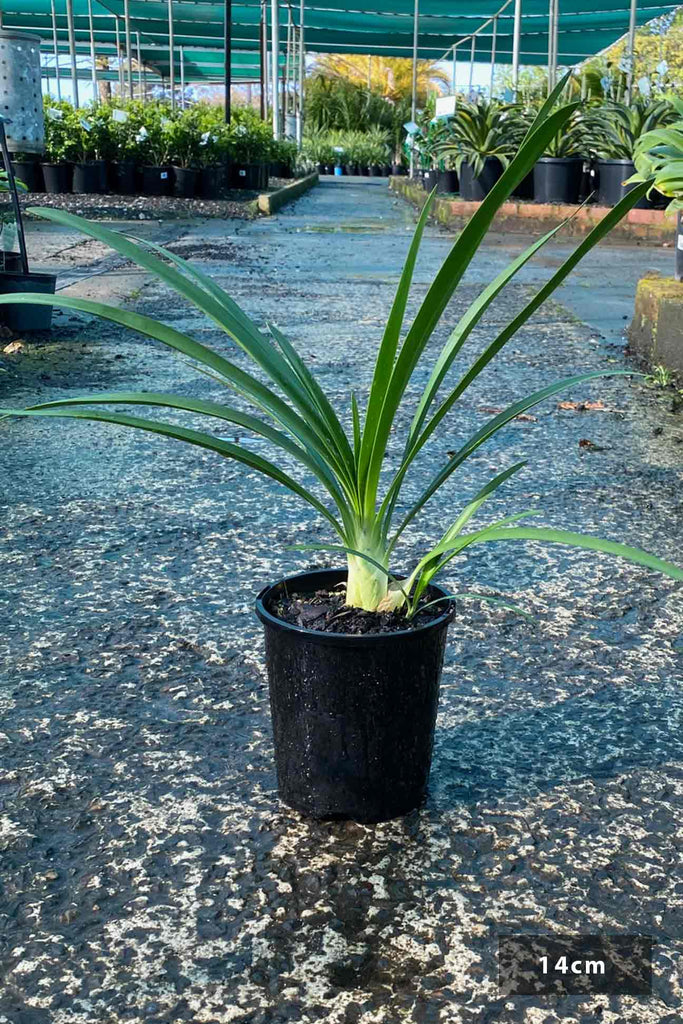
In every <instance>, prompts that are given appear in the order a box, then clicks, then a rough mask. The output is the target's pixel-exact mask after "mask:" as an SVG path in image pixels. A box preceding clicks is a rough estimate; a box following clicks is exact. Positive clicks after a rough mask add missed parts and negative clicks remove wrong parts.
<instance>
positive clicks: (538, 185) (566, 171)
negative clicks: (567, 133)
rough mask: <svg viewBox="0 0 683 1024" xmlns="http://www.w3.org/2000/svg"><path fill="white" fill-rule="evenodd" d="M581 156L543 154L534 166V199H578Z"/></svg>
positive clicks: (568, 200) (556, 201)
mask: <svg viewBox="0 0 683 1024" xmlns="http://www.w3.org/2000/svg"><path fill="white" fill-rule="evenodd" d="M582 174H583V157H580V156H564V157H560V156H544V157H541V159H540V160H537V161H536V166H535V167H534V200H535V202H537V203H565V204H568V205H570V206H573V205H574V204H575V203H577V202H578V199H579V188H580V187H581V175H582Z"/></svg>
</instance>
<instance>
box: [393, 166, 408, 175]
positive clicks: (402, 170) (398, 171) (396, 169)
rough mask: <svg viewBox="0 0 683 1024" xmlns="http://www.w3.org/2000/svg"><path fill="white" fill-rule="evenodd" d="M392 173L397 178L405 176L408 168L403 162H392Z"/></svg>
mask: <svg viewBox="0 0 683 1024" xmlns="http://www.w3.org/2000/svg"><path fill="white" fill-rule="evenodd" d="M391 173H392V174H393V175H394V177H395V178H403V177H405V176H406V174H407V173H408V169H407V168H406V167H405V166H404V165H403V164H392V165H391Z"/></svg>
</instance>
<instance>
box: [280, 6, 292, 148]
mask: <svg viewBox="0 0 683 1024" xmlns="http://www.w3.org/2000/svg"><path fill="white" fill-rule="evenodd" d="M291 51H292V8H291V7H288V8H287V49H286V50H285V90H284V95H283V97H282V106H283V114H284V116H283V120H284V121H285V131H284V132H283V134H286V123H287V122H286V118H287V114H288V113H289V56H290V53H291Z"/></svg>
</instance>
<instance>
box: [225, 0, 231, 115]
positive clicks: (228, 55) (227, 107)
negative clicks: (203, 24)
mask: <svg viewBox="0 0 683 1024" xmlns="http://www.w3.org/2000/svg"><path fill="white" fill-rule="evenodd" d="M223 48H224V49H223V88H224V91H225V100H224V103H225V123H226V124H230V116H231V113H232V111H231V109H230V93H231V91H232V0H225V6H224V9H223Z"/></svg>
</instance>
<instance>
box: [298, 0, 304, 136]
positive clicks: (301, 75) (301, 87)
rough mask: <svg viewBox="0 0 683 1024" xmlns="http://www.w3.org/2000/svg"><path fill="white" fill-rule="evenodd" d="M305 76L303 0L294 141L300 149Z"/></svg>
mask: <svg viewBox="0 0 683 1024" xmlns="http://www.w3.org/2000/svg"><path fill="white" fill-rule="evenodd" d="M305 78H306V50H305V49H304V0H301V3H300V5H299V123H298V125H297V133H296V141H297V143H298V145H299V149H301V144H302V142H303V138H304V83H305Z"/></svg>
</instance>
